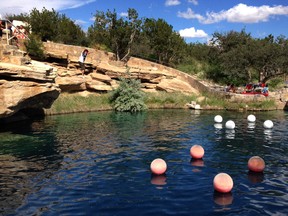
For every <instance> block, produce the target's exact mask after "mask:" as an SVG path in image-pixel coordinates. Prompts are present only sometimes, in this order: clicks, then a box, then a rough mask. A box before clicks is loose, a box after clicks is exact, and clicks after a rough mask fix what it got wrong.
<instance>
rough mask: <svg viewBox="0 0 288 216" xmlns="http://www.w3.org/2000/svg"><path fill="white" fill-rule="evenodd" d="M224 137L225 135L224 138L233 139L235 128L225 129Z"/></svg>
mask: <svg viewBox="0 0 288 216" xmlns="http://www.w3.org/2000/svg"><path fill="white" fill-rule="evenodd" d="M225 137H226V139H235V130H232V129H226V130H225Z"/></svg>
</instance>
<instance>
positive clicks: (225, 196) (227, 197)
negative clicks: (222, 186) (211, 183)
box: [213, 191, 233, 210]
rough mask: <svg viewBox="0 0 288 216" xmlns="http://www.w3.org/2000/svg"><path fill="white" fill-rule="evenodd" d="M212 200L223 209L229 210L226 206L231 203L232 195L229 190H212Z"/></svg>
mask: <svg viewBox="0 0 288 216" xmlns="http://www.w3.org/2000/svg"><path fill="white" fill-rule="evenodd" d="M213 199H214V202H215V203H216V204H217V205H219V206H221V207H222V209H224V210H229V208H228V206H229V205H231V204H232V203H233V195H232V193H231V192H229V193H219V192H217V191H214V195H213Z"/></svg>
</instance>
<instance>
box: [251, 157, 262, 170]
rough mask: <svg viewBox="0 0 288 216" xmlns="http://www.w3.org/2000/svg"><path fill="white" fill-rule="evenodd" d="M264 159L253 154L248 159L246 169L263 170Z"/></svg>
mask: <svg viewBox="0 0 288 216" xmlns="http://www.w3.org/2000/svg"><path fill="white" fill-rule="evenodd" d="M264 168H265V161H264V160H263V159H262V158H261V157H259V156H253V157H251V158H250V159H249V160H248V169H249V170H250V171H253V172H263V170H264Z"/></svg>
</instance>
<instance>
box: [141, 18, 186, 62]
mask: <svg viewBox="0 0 288 216" xmlns="http://www.w3.org/2000/svg"><path fill="white" fill-rule="evenodd" d="M142 31H143V35H144V36H145V38H147V39H148V41H149V43H148V44H149V47H150V49H151V51H150V53H151V54H153V55H155V56H156V57H157V59H158V62H159V63H162V64H166V65H172V64H175V63H176V64H177V63H179V62H180V60H181V59H182V57H183V54H184V50H185V46H186V43H185V41H184V39H183V38H182V37H180V35H179V34H178V33H177V32H175V31H173V27H172V26H171V25H169V24H168V23H167V22H166V21H165V20H163V19H158V20H155V19H145V22H144V24H143V26H142Z"/></svg>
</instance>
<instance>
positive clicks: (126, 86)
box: [110, 77, 147, 112]
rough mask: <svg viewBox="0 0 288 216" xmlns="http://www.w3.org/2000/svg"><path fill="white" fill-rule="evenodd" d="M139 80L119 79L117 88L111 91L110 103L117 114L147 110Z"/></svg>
mask: <svg viewBox="0 0 288 216" xmlns="http://www.w3.org/2000/svg"><path fill="white" fill-rule="evenodd" d="M140 84H141V83H140V80H136V79H133V78H131V77H128V78H121V79H120V84H119V87H118V88H117V89H115V90H113V91H112V95H111V97H110V102H111V103H112V105H113V108H114V109H115V110H116V111H119V112H138V111H143V110H145V109H147V106H146V104H145V103H144V92H142V91H141V89H140V88H141V85H140Z"/></svg>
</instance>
